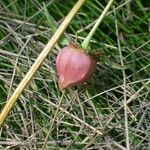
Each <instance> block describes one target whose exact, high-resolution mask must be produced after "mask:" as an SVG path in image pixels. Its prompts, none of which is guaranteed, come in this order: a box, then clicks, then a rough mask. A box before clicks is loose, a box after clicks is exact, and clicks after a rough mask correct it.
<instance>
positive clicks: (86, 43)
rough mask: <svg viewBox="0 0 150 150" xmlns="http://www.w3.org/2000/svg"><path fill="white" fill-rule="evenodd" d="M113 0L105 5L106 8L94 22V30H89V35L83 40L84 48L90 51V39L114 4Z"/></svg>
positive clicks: (82, 45)
mask: <svg viewBox="0 0 150 150" xmlns="http://www.w3.org/2000/svg"><path fill="white" fill-rule="evenodd" d="M113 1H114V0H110V1H109V3H108V4H107V6H106V7H105V9H104V10H103V12H102V14H101V15H100V17H99V18H98V19H97V21H96V23H95V24H94V26H93V28H92V30H91V31H90V32H89V34H88V35H87V37H86V38H85V39H84V41H83V42H82V44H81V47H82V48H83V49H85V50H87V51H88V47H89V43H90V40H91V38H92V36H93V34H94V33H95V31H96V29H97V28H98V26H99V25H100V23H101V22H102V20H103V18H104V17H105V15H106V13H107V12H108V10H109V8H110V6H111V5H112V3H113Z"/></svg>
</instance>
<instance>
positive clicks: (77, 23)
mask: <svg viewBox="0 0 150 150" xmlns="http://www.w3.org/2000/svg"><path fill="white" fill-rule="evenodd" d="M42 2H43V1H41V0H36V1H35V2H33V1H31V0H27V1H26V0H25V1H19V0H15V1H13V2H12V1H10V2H9V1H4V0H2V1H1V2H0V9H1V10H0V30H1V32H0V37H1V38H0V39H1V40H0V100H1V101H0V102H1V103H0V107H1V109H2V108H3V106H4V105H5V103H6V100H8V99H9V97H10V95H11V94H12V92H13V91H14V89H15V88H16V87H17V85H18V84H19V82H20V81H21V80H22V78H23V77H24V75H25V74H26V72H27V71H28V70H29V68H30V67H31V66H32V64H33V63H34V61H35V59H36V58H37V56H38V55H39V54H40V52H41V50H42V49H43V48H44V47H45V45H46V43H47V41H48V40H49V39H50V38H51V37H52V31H51V28H50V27H49V26H48V22H47V19H46V15H45V12H44V10H43V4H42ZM44 2H45V1H44ZM45 4H46V5H47V7H48V10H49V12H50V14H51V16H53V19H54V21H55V22H56V24H57V25H58V26H59V25H60V22H62V20H63V18H64V17H65V15H66V14H67V13H68V12H69V10H70V9H71V8H72V6H73V5H74V4H75V1H66V2H65V4H66V5H63V4H62V1H60V0H53V1H49V2H48V1H47V2H45ZM105 6H106V3H105V2H103V3H100V2H99V1H98V0H94V1H93V0H89V1H87V2H86V4H85V5H84V7H83V8H82V9H81V11H80V12H79V13H78V15H77V16H76V17H75V19H74V20H73V21H72V23H71V24H70V26H69V28H68V29H67V31H66V33H65V36H66V37H67V38H68V39H69V40H70V41H74V42H77V43H79V44H81V43H82V41H83V39H84V38H85V37H86V35H87V34H88V32H89V31H90V29H91V27H92V25H93V22H94V21H95V20H96V19H97V18H98V17H99V15H100V14H101V12H102V10H103V8H104V7H105ZM149 9H150V8H149V5H148V3H147V2H141V1H139V0H129V1H126V2H124V1H120V2H115V4H114V5H113V7H112V8H111V10H110V12H109V13H108V14H107V16H106V17H105V18H104V20H103V23H102V24H101V26H100V27H99V28H98V29H97V32H96V33H95V35H94V37H93V39H92V42H91V49H94V50H95V51H100V50H103V52H104V56H103V57H102V58H99V59H98V65H97V71H96V72H95V75H94V76H93V78H92V79H91V80H90V81H89V82H88V83H87V84H85V85H79V86H76V87H74V88H71V89H68V90H66V91H65V92H64V93H62V92H61V91H59V89H58V83H57V82H58V81H57V74H56V70H55V58H56V55H57V53H58V52H59V51H60V48H62V47H63V46H64V45H63V43H61V42H60V43H58V45H56V46H55V47H54V50H53V53H51V54H50V55H49V56H48V57H47V59H46V60H45V62H44V63H43V65H42V66H41V68H40V69H39V70H38V72H37V74H36V75H35V76H34V77H33V80H32V81H31V83H30V86H28V87H27V88H26V89H25V90H24V92H23V93H22V95H21V97H20V98H19V101H18V102H17V104H16V105H15V107H14V109H13V111H12V112H11V114H10V115H9V117H8V118H7V120H6V122H5V124H4V126H3V128H1V131H0V134H1V138H0V148H1V149H11V150H14V149H16V150H17V149H20V150H22V149H23V150H24V149H27V150H29V149H31V150H32V149H35V150H36V149H37V150H38V149H61V150H62V149H71V150H74V149H83V150H84V149H85V150H90V149H99V150H102V149H110V150H111V149H112V150H114V149H116V150H118V149H119V150H120V149H121V150H126V149H127V150H128V149H131V150H132V149H139V150H148V149H149V147H150V131H149V130H150V129H149V126H150V117H149V116H150V114H149V112H150V111H149V105H150V101H149V100H150V93H149V92H150V71H149V70H150V40H149V39H150V38H149V37H150V36H149V16H150V14H149V13H148V11H149ZM124 67H126V69H123V68H124Z"/></svg>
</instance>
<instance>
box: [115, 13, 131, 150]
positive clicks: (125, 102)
mask: <svg viewBox="0 0 150 150" xmlns="http://www.w3.org/2000/svg"><path fill="white" fill-rule="evenodd" d="M114 15H115V26H116V36H117V43H118V50H119V55H120V62H121V66H124V62H123V55H122V51H121V46H120V40H119V31H118V22H117V19H116V12H115V11H114ZM122 74H123V89H124V90H123V97H124V100H123V104H124V115H125V135H126V149H127V150H130V145H129V129H128V114H127V108H128V107H127V91H126V85H127V84H126V73H125V70H124V69H123V70H122Z"/></svg>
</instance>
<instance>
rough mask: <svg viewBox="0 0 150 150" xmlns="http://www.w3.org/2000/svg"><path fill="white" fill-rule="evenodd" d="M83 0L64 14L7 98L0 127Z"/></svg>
mask: <svg viewBox="0 0 150 150" xmlns="http://www.w3.org/2000/svg"><path fill="white" fill-rule="evenodd" d="M85 1H86V0H79V1H78V2H77V3H76V4H75V5H74V7H73V8H72V10H71V11H70V12H69V14H68V15H67V16H66V18H65V20H64V21H63V22H62V24H61V25H60V26H59V28H58V29H57V31H56V32H55V34H54V35H53V37H52V38H51V39H50V41H49V42H48V44H47V45H46V47H45V48H44V49H43V51H42V52H41V54H40V55H39V56H38V58H37V59H36V61H35V62H34V64H33V65H32V67H31V68H30V69H29V71H28V72H27V74H26V75H25V77H24V78H23V80H22V81H21V82H20V84H19V85H18V87H17V88H16V90H15V91H14V93H13V94H12V96H11V97H10V99H9V100H8V102H7V103H6V105H5V106H4V108H3V110H2V112H1V114H0V127H1V126H2V125H3V123H4V121H5V119H6V117H7V116H8V114H9V112H10V111H11V109H12V108H13V106H14V105H15V103H16V101H17V99H18V98H19V96H20V95H21V93H22V91H23V90H24V89H25V87H26V86H27V84H28V83H29V82H30V80H31V78H32V77H33V75H34V74H35V73H36V71H37V70H38V68H39V67H40V66H41V65H42V63H43V61H44V60H45V58H46V57H47V55H48V54H49V52H50V51H51V50H52V48H53V47H54V45H55V44H56V42H57V41H58V39H59V38H60V36H61V35H62V34H63V33H64V31H65V29H66V28H67V26H68V25H69V23H70V21H71V20H72V19H73V17H74V16H75V14H76V13H77V12H78V10H79V9H80V7H81V6H82V5H83V4H84V2H85Z"/></svg>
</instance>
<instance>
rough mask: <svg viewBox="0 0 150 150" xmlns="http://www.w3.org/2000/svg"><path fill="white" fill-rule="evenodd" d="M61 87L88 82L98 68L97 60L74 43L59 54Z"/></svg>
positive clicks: (57, 67)
mask: <svg viewBox="0 0 150 150" xmlns="http://www.w3.org/2000/svg"><path fill="white" fill-rule="evenodd" d="M56 69H57V72H58V76H59V84H60V86H59V87H60V89H61V90H64V89H65V88H67V87H70V86H73V85H76V84H80V83H84V82H86V81H87V80H88V79H89V78H90V77H91V76H92V74H93V72H94V70H95V69H96V60H95V58H94V57H93V56H91V55H89V54H86V53H85V52H84V50H83V49H81V48H79V47H76V46H74V45H69V46H67V47H64V48H63V49H62V50H61V51H60V53H59V54H58V56H57V59H56Z"/></svg>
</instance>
